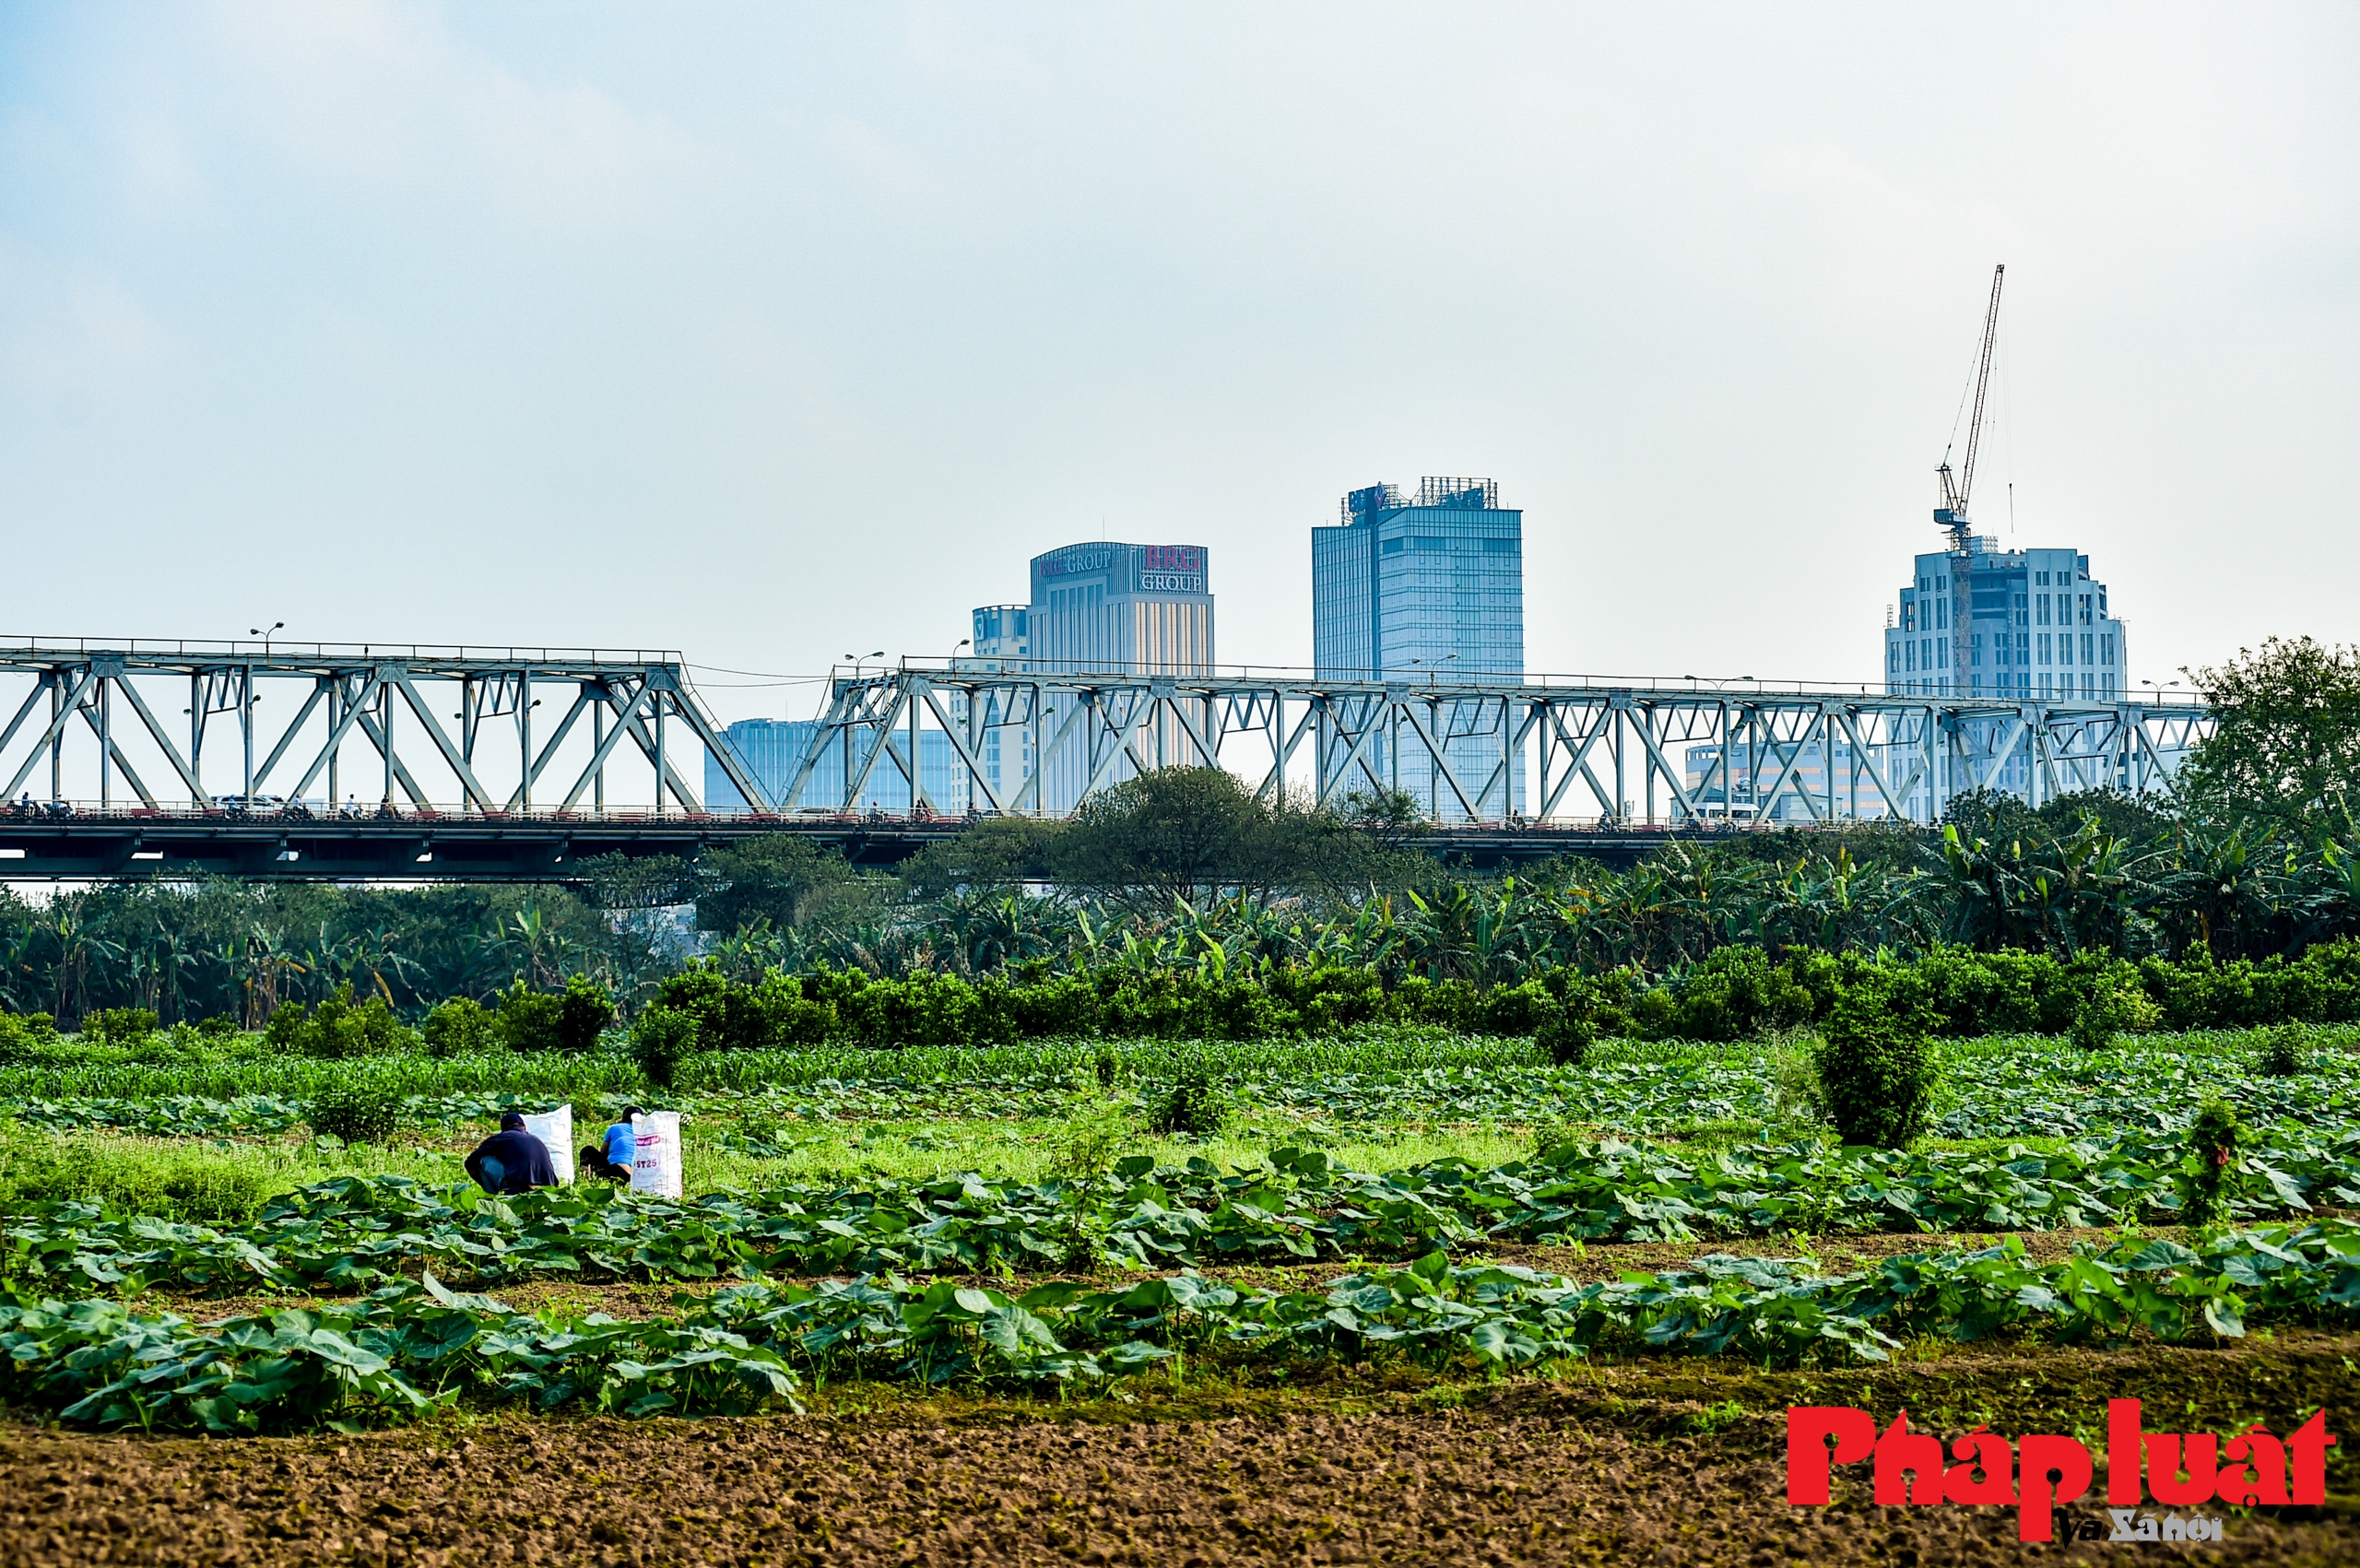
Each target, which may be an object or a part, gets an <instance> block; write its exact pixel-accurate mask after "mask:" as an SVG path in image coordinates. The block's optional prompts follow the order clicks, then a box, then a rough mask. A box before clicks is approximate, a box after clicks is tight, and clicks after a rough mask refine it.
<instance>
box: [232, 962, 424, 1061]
mask: <svg viewBox="0 0 2360 1568" xmlns="http://www.w3.org/2000/svg"><path fill="white" fill-rule="evenodd" d="M262 1038H263V1045H264V1048H265V1049H266V1051H267V1052H269V1053H270V1054H272V1055H287V1056H309V1057H311V1058H313V1060H314V1061H323V1062H342V1061H351V1060H354V1059H357V1058H359V1057H362V1056H387V1055H394V1054H395V1053H397V1052H399V1051H401V1050H403V1049H404V1048H405V1047H407V1045H408V1044H409V1043H410V1040H411V1035H410V1032H409V1031H408V1030H407V1029H406V1028H404V1027H403V1025H402V1021H401V1020H399V1019H397V1018H395V1016H394V1009H393V1008H390V1007H388V1006H387V1005H386V1004H385V999H384V997H383V996H372V997H370V998H369V999H368V1000H367V1001H365V1002H355V1001H354V1000H353V999H352V986H351V984H350V983H349V982H347V983H346V984H342V985H339V986H337V987H336V993H335V995H333V996H329V997H328V998H327V999H326V1000H325V1001H324V1002H322V1003H321V1004H320V1005H319V1006H318V1007H316V1008H305V1007H304V1006H303V1004H302V1003H301V1002H281V1003H280V1004H279V1005H278V1007H277V1010H276V1011H274V1012H273V1013H272V1014H271V1015H270V1022H269V1023H268V1024H267V1025H266V1026H265V1027H264V1029H263V1036H262Z"/></svg>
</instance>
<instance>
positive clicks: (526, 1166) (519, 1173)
mask: <svg viewBox="0 0 2360 1568" xmlns="http://www.w3.org/2000/svg"><path fill="white" fill-rule="evenodd" d="M467 1174H468V1175H470V1176H473V1177H474V1178H475V1179H476V1185H478V1186H479V1187H481V1188H483V1190H484V1191H486V1192H489V1193H498V1194H500V1195H501V1196H502V1197H513V1195H515V1194H517V1193H520V1192H530V1191H532V1190H533V1189H534V1188H535V1187H553V1186H555V1185H557V1169H556V1167H555V1166H553V1165H551V1164H550V1163H549V1145H547V1144H545V1143H543V1142H542V1141H541V1140H540V1139H539V1138H535V1137H534V1136H533V1135H532V1134H531V1133H528V1132H526V1131H525V1118H524V1117H522V1116H520V1115H518V1114H516V1113H515V1112H513V1111H511V1112H509V1113H508V1114H506V1115H504V1116H502V1117H501V1118H500V1130H499V1131H498V1132H496V1133H494V1134H492V1135H491V1136H490V1138H485V1139H484V1140H483V1141H482V1142H481V1143H479V1144H477V1145H476V1151H475V1152H474V1153H473V1154H470V1155H468V1156H467Z"/></svg>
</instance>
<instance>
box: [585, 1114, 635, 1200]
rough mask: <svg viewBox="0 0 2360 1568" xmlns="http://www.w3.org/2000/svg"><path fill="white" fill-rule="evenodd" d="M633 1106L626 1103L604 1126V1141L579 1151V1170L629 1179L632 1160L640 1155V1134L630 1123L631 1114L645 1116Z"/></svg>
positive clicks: (614, 1178) (619, 1180)
mask: <svg viewBox="0 0 2360 1568" xmlns="http://www.w3.org/2000/svg"><path fill="white" fill-rule="evenodd" d="M645 1114H646V1113H645V1112H643V1111H642V1110H641V1109H640V1108H639V1107H638V1106H636V1105H626V1106H624V1107H623V1108H622V1110H621V1112H620V1113H619V1114H618V1115H617V1117H616V1119H615V1125H614V1126H610V1127H608V1129H607V1137H606V1139H605V1141H604V1143H603V1144H596V1143H594V1144H592V1145H591V1146H590V1147H589V1148H587V1149H584V1150H583V1151H582V1172H583V1174H584V1175H588V1176H603V1177H605V1178H606V1179H607V1180H608V1181H610V1182H629V1181H630V1180H631V1165H632V1162H633V1161H636V1160H637V1159H638V1158H639V1133H638V1130H637V1129H636V1128H634V1127H633V1126H631V1118H632V1117H633V1116H641V1115H645Z"/></svg>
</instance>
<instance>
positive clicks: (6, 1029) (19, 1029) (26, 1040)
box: [0, 1013, 32, 1062]
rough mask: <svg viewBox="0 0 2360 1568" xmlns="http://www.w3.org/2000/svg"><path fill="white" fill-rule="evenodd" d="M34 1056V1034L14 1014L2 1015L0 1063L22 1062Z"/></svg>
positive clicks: (23, 1021) (0, 1024) (0, 1014)
mask: <svg viewBox="0 0 2360 1568" xmlns="http://www.w3.org/2000/svg"><path fill="white" fill-rule="evenodd" d="M31 1054H32V1034H31V1032H30V1031H29V1030H27V1029H26V1028H25V1020H22V1019H20V1018H18V1016H17V1015H16V1014H14V1013H0V1062H21V1061H23V1060H24V1059H25V1058H26V1057H28V1056H29V1055H31Z"/></svg>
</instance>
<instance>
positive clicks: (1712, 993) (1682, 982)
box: [1664, 946, 1811, 1040]
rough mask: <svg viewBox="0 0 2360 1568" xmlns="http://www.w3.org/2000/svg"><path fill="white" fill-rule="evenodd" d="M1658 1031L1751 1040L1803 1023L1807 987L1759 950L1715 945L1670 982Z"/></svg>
mask: <svg viewBox="0 0 2360 1568" xmlns="http://www.w3.org/2000/svg"><path fill="white" fill-rule="evenodd" d="M1670 989H1671V992H1672V997H1671V1000H1672V1003H1673V1007H1672V1009H1671V1010H1670V1014H1669V1016H1668V1017H1667V1019H1666V1020H1665V1025H1664V1032H1665V1033H1667V1034H1668V1035H1669V1036H1670V1038H1673V1039H1678V1040H1752V1039H1755V1038H1758V1037H1760V1036H1762V1035H1764V1034H1769V1033H1773V1032H1776V1031H1778V1030H1781V1029H1790V1028H1792V1027H1794V1026H1795V1025H1796V1024H1799V1023H1807V1022H1809V1021H1810V1020H1811V991H1810V989H1809V988H1808V987H1806V986H1805V985H1803V984H1801V983H1800V982H1799V981H1798V980H1797V979H1796V978H1795V977H1794V975H1792V974H1791V973H1788V971H1787V970H1786V969H1784V968H1783V967H1781V966H1778V965H1776V964H1773V963H1772V962H1771V961H1770V955H1769V954H1768V953H1766V952H1764V951H1763V950H1762V949H1760V948H1756V947H1752V946H1734V947H1726V948H1720V949H1716V950H1715V951H1713V952H1711V953H1709V954H1707V955H1706V956H1705V958H1704V959H1703V960H1701V961H1698V962H1697V963H1696V964H1695V965H1693V967H1692V968H1690V969H1689V970H1688V971H1687V972H1686V973H1683V974H1681V976H1680V977H1679V978H1678V979H1677V981H1675V982H1674V983H1673V984H1671V986H1670Z"/></svg>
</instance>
